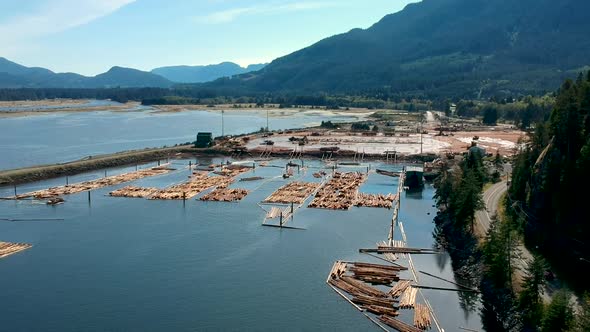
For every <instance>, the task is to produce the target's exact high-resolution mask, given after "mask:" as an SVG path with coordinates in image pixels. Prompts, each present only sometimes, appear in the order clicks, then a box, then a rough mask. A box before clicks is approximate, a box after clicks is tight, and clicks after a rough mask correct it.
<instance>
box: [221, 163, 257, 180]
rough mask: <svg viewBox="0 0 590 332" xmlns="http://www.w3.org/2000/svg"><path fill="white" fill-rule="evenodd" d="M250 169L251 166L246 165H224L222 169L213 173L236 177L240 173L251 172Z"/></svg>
mask: <svg viewBox="0 0 590 332" xmlns="http://www.w3.org/2000/svg"><path fill="white" fill-rule="evenodd" d="M250 170H252V167H251V166H250V167H249V166H245V165H227V166H223V167H222V168H221V170H220V171H216V172H213V173H214V174H217V175H220V176H226V177H230V178H234V177H236V176H238V175H241V174H243V173H246V172H249V171H250Z"/></svg>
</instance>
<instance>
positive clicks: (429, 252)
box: [359, 247, 442, 255]
mask: <svg viewBox="0 0 590 332" xmlns="http://www.w3.org/2000/svg"><path fill="white" fill-rule="evenodd" d="M359 252H360V253H367V252H368V253H378V254H385V253H393V254H416V255H433V254H441V253H442V252H440V251H438V250H433V249H422V248H406V247H379V248H377V249H373V248H370V249H359Z"/></svg>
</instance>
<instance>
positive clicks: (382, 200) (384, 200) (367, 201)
mask: <svg viewBox="0 0 590 332" xmlns="http://www.w3.org/2000/svg"><path fill="white" fill-rule="evenodd" d="M396 199H397V195H393V194H387V195H383V194H377V195H372V194H363V193H360V194H358V197H357V202H356V204H355V205H356V206H358V207H373V208H385V209H391V208H392V207H393V201H395V200H396Z"/></svg>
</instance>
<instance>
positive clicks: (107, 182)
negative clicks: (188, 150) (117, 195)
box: [15, 167, 171, 199]
mask: <svg viewBox="0 0 590 332" xmlns="http://www.w3.org/2000/svg"><path fill="white" fill-rule="evenodd" d="M170 171H171V169H170V168H167V167H155V168H150V169H144V170H140V171H135V172H131V173H125V174H119V175H113V176H109V177H105V178H101V179H97V180H92V181H85V182H80V183H74V184H70V185H66V186H60V187H52V188H49V189H44V190H38V191H33V192H30V193H26V194H22V195H17V196H16V197H15V199H24V198H29V197H33V198H35V199H50V198H54V197H59V196H63V195H72V194H77V193H80V192H83V191H89V190H95V189H100V188H104V187H108V186H114V185H118V184H121V183H124V182H130V181H135V180H139V179H142V178H145V177H149V176H155V175H161V174H165V173H168V172H170Z"/></svg>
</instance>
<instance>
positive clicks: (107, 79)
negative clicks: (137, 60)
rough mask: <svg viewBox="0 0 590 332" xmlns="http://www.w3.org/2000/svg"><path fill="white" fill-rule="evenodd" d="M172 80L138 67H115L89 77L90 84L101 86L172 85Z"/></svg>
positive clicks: (95, 86)
mask: <svg viewBox="0 0 590 332" xmlns="http://www.w3.org/2000/svg"><path fill="white" fill-rule="evenodd" d="M172 84H173V83H172V82H171V81H169V80H167V79H166V78H164V77H162V76H160V75H156V74H153V73H150V72H145V71H141V70H137V69H131V68H123V67H113V68H111V69H110V70H109V71H107V72H106V73H103V74H100V75H96V76H94V77H91V78H90V79H89V83H88V85H89V86H90V87H94V88H100V87H117V86H120V87H170V86H172Z"/></svg>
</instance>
